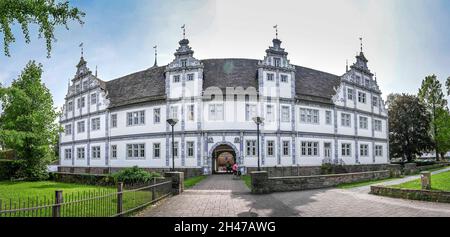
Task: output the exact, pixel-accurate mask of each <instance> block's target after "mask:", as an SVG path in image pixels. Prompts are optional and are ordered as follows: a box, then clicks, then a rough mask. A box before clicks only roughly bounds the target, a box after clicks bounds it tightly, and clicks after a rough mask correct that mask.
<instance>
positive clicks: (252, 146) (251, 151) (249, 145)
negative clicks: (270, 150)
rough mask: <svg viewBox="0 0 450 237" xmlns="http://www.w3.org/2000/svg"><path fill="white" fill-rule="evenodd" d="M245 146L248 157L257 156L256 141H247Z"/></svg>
mask: <svg viewBox="0 0 450 237" xmlns="http://www.w3.org/2000/svg"><path fill="white" fill-rule="evenodd" d="M245 146H246V148H245V151H246V154H247V156H256V140H247V141H246V142H245Z"/></svg>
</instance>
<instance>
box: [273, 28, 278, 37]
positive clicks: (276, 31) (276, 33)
mask: <svg viewBox="0 0 450 237" xmlns="http://www.w3.org/2000/svg"><path fill="white" fill-rule="evenodd" d="M273 28H274V29H275V39H278V25H274V26H273Z"/></svg>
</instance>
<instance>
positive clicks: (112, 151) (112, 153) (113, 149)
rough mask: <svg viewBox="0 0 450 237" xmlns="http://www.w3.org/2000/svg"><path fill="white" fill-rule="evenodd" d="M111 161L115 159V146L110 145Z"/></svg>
mask: <svg viewBox="0 0 450 237" xmlns="http://www.w3.org/2000/svg"><path fill="white" fill-rule="evenodd" d="M111 159H113V160H115V159H117V145H111Z"/></svg>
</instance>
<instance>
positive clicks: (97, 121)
mask: <svg viewBox="0 0 450 237" xmlns="http://www.w3.org/2000/svg"><path fill="white" fill-rule="evenodd" d="M91 123H92V129H91V130H92V131H96V130H100V118H93V119H92V120H91Z"/></svg>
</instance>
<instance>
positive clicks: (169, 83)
mask: <svg viewBox="0 0 450 237" xmlns="http://www.w3.org/2000/svg"><path fill="white" fill-rule="evenodd" d="M188 43H189V41H188V40H186V39H183V40H182V41H180V48H179V49H178V50H177V51H176V53H175V59H174V61H173V62H171V63H170V64H169V65H167V66H165V69H164V75H163V78H165V82H164V83H165V91H164V95H163V96H164V98H163V99H148V100H143V101H141V102H139V103H129V104H124V105H120V106H114V105H112V106H111V98H110V97H111V95H110V94H111V92H110V91H108V86H107V84H108V83H109V82H104V81H102V80H100V79H98V78H97V77H96V76H94V75H92V73H91V72H90V71H89V70H88V69H87V67H86V62H85V61H84V59H83V58H82V59H81V61H80V63H79V64H78V66H77V67H78V71H77V74H76V76H75V78H74V79H73V80H72V82H71V84H70V85H69V90H68V94H67V96H66V104H65V106H64V108H63V111H64V113H63V115H62V116H61V119H60V123H61V126H62V127H63V128H64V129H65V131H64V132H62V133H61V134H60V136H61V137H60V138H61V139H60V141H61V142H60V149H61V151H60V154H61V159H60V166H63V167H104V168H110V167H113V168H119V167H131V166H134V165H138V166H140V167H146V168H169V167H171V166H172V158H171V157H172V154H171V151H172V150H171V142H172V140H171V127H170V126H169V125H168V124H167V123H166V120H167V119H168V118H173V117H176V118H177V119H178V120H179V122H178V123H177V124H176V125H175V127H174V133H175V142H176V143H177V146H176V149H177V152H176V153H177V157H176V158H175V166H176V167H182V168H203V169H204V171H205V173H210V172H211V171H212V170H211V167H212V159H213V151H214V149H215V148H216V147H217V146H219V145H228V146H229V147H230V148H231V149H232V150H233V151H234V152H235V156H236V157H235V159H236V162H238V163H239V164H240V166H241V167H256V166H257V154H256V153H257V152H256V150H257V149H256V147H255V146H256V145H255V144H256V142H255V141H256V140H257V137H256V125H255V123H254V122H253V121H252V117H254V116H256V115H259V116H262V117H264V118H265V122H264V124H263V125H262V126H261V138H260V158H261V166H263V167H274V166H278V167H279V166H320V165H321V164H323V163H340V164H347V165H350V164H384V163H389V157H388V127H387V124H388V120H387V119H388V118H387V111H386V109H385V106H384V102H383V100H382V98H381V92H380V91H379V89H378V86H377V84H376V80H374V79H373V75H372V73H370V71H369V70H368V69H367V60H366V59H365V57H364V55H363V54H362V52H361V54H360V55H359V56H357V62H356V63H355V64H354V65H353V66H352V67H351V70H347V72H346V73H345V74H344V75H343V76H341V77H338V76H334V77H336V78H337V79H336V80H335V81H337V82H338V83H337V85H336V86H334V87H333V88H331V89H332V90H333V94H331V95H328V96H329V100H328V101H326V102H322V101H318V100H315V99H314V98H313V97H314V95H307V96H306V97H305V96H303V95H301V94H300V95H299V93H298V88H299V87H302V80H303V79H302V77H301V76H300V75H298V72H299V71H298V70H300V69H298V67H297V66H294V65H291V64H290V62H289V60H288V59H287V53H286V52H285V51H284V49H283V48H281V47H280V44H281V41H279V40H278V39H275V40H274V41H273V43H274V45H273V47H270V48H269V49H268V50H267V51H266V53H267V54H266V56H265V57H264V59H263V60H261V61H258V62H257V64H255V69H256V70H255V75H257V76H256V78H254V79H253V78H249V80H255V84H256V85H257V86H256V88H249V87H248V88H238V89H241V90H242V89H243V90H244V91H245V93H247V94H249V95H247V96H245V95H244V94H245V93H241V94H239V93H237V94H236V95H235V94H233V93H236V91H239V90H234V92H233V93H228V91H227V92H226V95H225V96H221V93H222V92H225V91H224V90H223V88H221V89H220V90H218V88H211V87H208V88H205V86H204V83H205V80H210V78H204V75H207V72H205V71H204V70H205V64H204V63H205V62H206V61H201V60H197V59H195V58H194V57H193V51H192V50H191V48H190V47H189V46H188ZM214 62H215V61H214ZM229 62H233V59H230V60H229ZM236 64H237V63H236ZM226 66H227V64H224V66H223V67H221V68H223V71H225V73H227V72H228V71H227V70H228V69H227V67H226ZM231 67H232V66H231ZM148 70H150V71H151V70H157V69H155V68H150V69H148ZM230 70H231V69H230ZM308 70H310V69H308ZM320 73H321V72H320ZM296 74H297V75H296ZM322 74H324V73H322ZM230 75H231V76H233V75H234V74H230ZM318 75H321V74H318ZM358 78H359V79H358ZM366 79H367V80H366ZM163 80H164V79H163ZM211 80H212V79H211ZM215 80H221V78H218V79H217V78H216V79H215ZM223 80H225V79H223ZM130 83H131V81H130ZM318 83H320V81H319V82H318ZM309 85H313V86H314V82H310V84H309ZM130 86H132V85H130ZM239 86H240V85H236V86H235V88H230V90H231V89H236V88H237V87H239ZM317 86H319V87H320V86H321V85H317ZM300 89H301V88H300ZM300 91H301V90H300ZM312 91H314V89H313V90H312ZM318 91H319V90H318ZM252 92H254V93H253V94H252ZM321 93H322V92H321ZM349 93H350V94H351V95H349ZM212 94H214V96H211V95H212ZM317 97H324V96H323V95H320V96H319V95H318V96H317ZM83 98H84V99H83ZM308 98H313V99H311V100H309V99H308ZM374 100H375V101H376V102H374Z"/></svg>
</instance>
